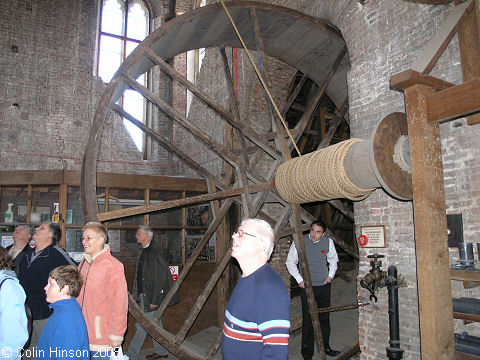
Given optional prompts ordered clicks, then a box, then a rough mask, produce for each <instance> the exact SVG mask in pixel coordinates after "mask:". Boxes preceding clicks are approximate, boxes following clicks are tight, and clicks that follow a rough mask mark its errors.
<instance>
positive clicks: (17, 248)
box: [6, 225, 32, 276]
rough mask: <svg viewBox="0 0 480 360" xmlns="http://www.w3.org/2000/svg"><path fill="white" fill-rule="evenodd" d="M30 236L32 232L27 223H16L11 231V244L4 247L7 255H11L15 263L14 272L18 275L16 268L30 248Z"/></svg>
mask: <svg viewBox="0 0 480 360" xmlns="http://www.w3.org/2000/svg"><path fill="white" fill-rule="evenodd" d="M31 238H32V233H31V231H30V227H29V226H28V225H17V226H16V227H15V231H14V232H13V244H12V245H10V246H7V247H6V250H7V251H8V255H10V256H11V257H12V259H13V260H14V264H15V269H14V270H15V273H16V274H17V276H18V268H19V266H20V263H21V262H22V259H23V257H24V256H25V254H26V253H27V250H28V249H30V246H29V244H28V243H29V242H30V239H31Z"/></svg>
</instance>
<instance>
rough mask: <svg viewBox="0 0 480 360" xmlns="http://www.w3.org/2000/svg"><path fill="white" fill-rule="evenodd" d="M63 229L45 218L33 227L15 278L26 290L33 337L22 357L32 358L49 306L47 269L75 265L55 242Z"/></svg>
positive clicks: (48, 270) (47, 315)
mask: <svg viewBox="0 0 480 360" xmlns="http://www.w3.org/2000/svg"><path fill="white" fill-rule="evenodd" d="M61 238H62V231H61V230H60V227H59V226H58V225H57V224H50V223H48V222H45V223H43V224H41V225H40V226H37V227H36V228H35V233H34V234H33V240H35V244H36V245H35V247H34V248H30V249H28V250H27V252H26V254H25V256H24V257H23V259H22V261H21V262H20V266H19V271H18V279H19V280H20V284H21V285H22V287H23V289H24V290H25V293H26V294H27V303H28V305H29V306H30V309H31V311H32V319H33V322H32V327H33V328H32V338H31V341H30V346H29V348H28V349H26V350H25V352H24V355H23V358H24V359H33V358H34V357H35V349H36V347H37V343H38V339H39V337H40V334H41V333H42V331H43V328H44V326H45V324H46V323H47V320H48V318H49V317H50V315H51V312H52V311H51V309H50V307H49V306H48V302H47V299H46V295H45V290H44V288H45V286H46V285H47V282H48V275H49V274H50V271H52V270H53V269H55V268H56V267H58V266H62V265H75V262H74V261H73V260H72V259H71V258H70V256H68V254H67V252H66V251H65V250H64V249H62V248H61V247H59V246H57V242H58V241H59V240H60V239H61Z"/></svg>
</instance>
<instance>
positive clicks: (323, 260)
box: [286, 221, 340, 360]
mask: <svg viewBox="0 0 480 360" xmlns="http://www.w3.org/2000/svg"><path fill="white" fill-rule="evenodd" d="M325 230H327V227H326V226H325V224H324V223H323V222H322V221H315V222H313V223H312V225H311V226H310V234H308V235H307V234H305V235H304V241H305V252H306V255H307V262H308V268H309V270H310V276H311V278H312V286H313V294H314V296H315V301H316V303H317V307H318V308H325V307H330V293H331V289H332V279H333V277H334V276H335V272H336V271H337V262H338V256H337V251H336V250H335V245H334V244H333V240H332V239H330V238H329V237H328V236H326V235H325ZM327 262H328V265H329V267H327ZM286 265H287V269H288V272H289V273H290V275H292V276H293V277H294V278H295V280H296V281H297V282H298V285H299V286H300V288H301V292H300V298H301V300H302V350H301V352H302V356H303V358H304V359H305V360H311V359H312V357H313V353H314V343H315V341H314V338H315V336H314V332H313V324H312V319H311V317H310V313H309V311H308V301H307V293H306V291H305V283H304V281H303V277H302V275H301V274H300V271H299V270H298V253H297V248H296V247H295V243H292V245H291V246H290V251H289V252H288V256H287V262H286ZM329 316H330V313H328V312H327V313H321V314H318V318H319V320H320V328H321V331H322V337H323V345H324V347H325V354H327V355H329V356H337V355H339V354H340V352H339V351H336V350H332V349H331V348H330V341H329V340H330V317H329Z"/></svg>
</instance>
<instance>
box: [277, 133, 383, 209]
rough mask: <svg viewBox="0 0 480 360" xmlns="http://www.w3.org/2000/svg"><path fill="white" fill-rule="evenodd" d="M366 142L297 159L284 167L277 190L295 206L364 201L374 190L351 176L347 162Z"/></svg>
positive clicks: (344, 144)
mask: <svg viewBox="0 0 480 360" xmlns="http://www.w3.org/2000/svg"><path fill="white" fill-rule="evenodd" d="M359 141H363V140H362V139H355V138H353V139H350V140H346V141H342V142H340V143H338V144H335V145H333V146H329V147H327V148H325V149H322V150H318V151H314V152H311V153H309V154H307V155H303V156H300V157H296V158H294V159H291V160H288V161H287V162H285V163H283V164H282V165H280V166H279V167H278V169H277V173H276V175H275V187H276V188H277V191H278V192H279V194H280V196H281V197H282V198H283V199H284V200H285V201H288V202H290V203H293V204H301V203H307V202H313V201H323V200H331V199H338V198H347V199H350V200H353V201H359V200H363V199H365V198H366V197H368V196H369V195H370V193H371V192H372V191H373V190H374V189H362V188H359V187H358V186H356V185H355V184H354V183H353V182H352V181H351V180H350V179H349V178H348V176H347V173H346V172H345V168H344V166H343V162H344V160H345V156H346V154H347V152H348V150H349V148H350V147H351V146H352V145H353V144H354V143H356V142H359Z"/></svg>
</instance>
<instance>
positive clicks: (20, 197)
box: [0, 186, 28, 223]
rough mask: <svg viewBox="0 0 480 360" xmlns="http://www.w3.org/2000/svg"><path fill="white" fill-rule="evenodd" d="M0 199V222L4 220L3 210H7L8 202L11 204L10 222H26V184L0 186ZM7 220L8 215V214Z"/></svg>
mask: <svg viewBox="0 0 480 360" xmlns="http://www.w3.org/2000/svg"><path fill="white" fill-rule="evenodd" d="M1 190H2V191H1V200H0V204H1V206H0V223H4V222H5V212H6V211H7V210H8V204H12V205H11V210H12V217H11V222H12V223H26V222H27V195H28V187H27V186H2V189H1ZM8 220H10V217H9V216H8Z"/></svg>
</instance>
